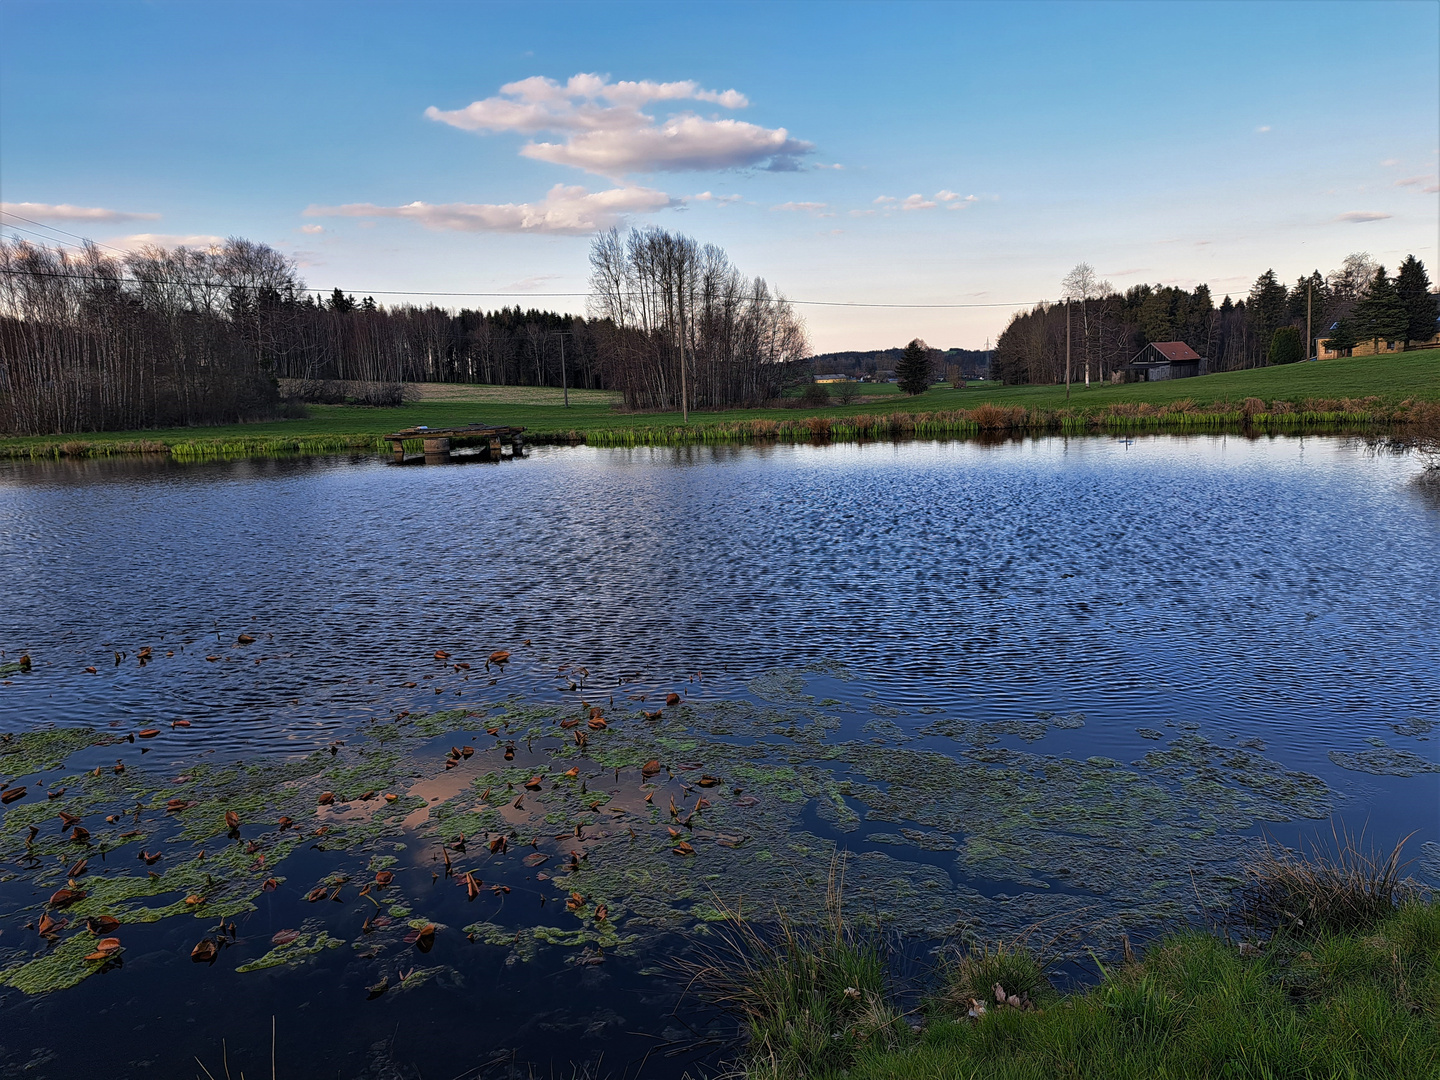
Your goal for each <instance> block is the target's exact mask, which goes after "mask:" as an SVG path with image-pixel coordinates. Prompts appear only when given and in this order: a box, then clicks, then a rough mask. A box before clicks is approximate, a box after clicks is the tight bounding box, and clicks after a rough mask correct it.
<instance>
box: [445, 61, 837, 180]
mask: <svg viewBox="0 0 1440 1080" xmlns="http://www.w3.org/2000/svg"><path fill="white" fill-rule="evenodd" d="M658 101H703V102H707V103H709V104H714V105H718V106H720V107H721V108H724V109H742V108H745V107H746V106H747V105H749V104H750V102H749V99H747V98H746V97H745V95H744V94H742V93H740V92H739V91H738V90H705V89H702V88H701V87H700V85H699V84H698V83H696V82H694V81H693V80H685V81H682V82H668V83H657V82H651V81H649V80H645V81H641V82H625V81H621V82H610V81H609V78H608V76H602V75H594V74H579V75H574V76H572V77H571V78H570V79H569V81H568V82H566V83H565V84H564V85H562V84H560V83H558V82H556V81H555V80H554V79H547V78H544V77H543V76H539V75H537V76H533V77H531V78H528V79H521V80H520V81H518V82H512V83H506V84H505V85H504V86H502V87H501V88H500V93H499V95H497V96H495V97H489V98H484V99H483V100H480V101H473V102H471V103H470V104H469V105H467V106H465V107H464V108H463V109H451V110H444V109H438V108H436V107H435V106H433V105H432V106H430V107H429V108H428V109H426V110H425V115H426V116H428V117H429V118H430V119H432V120H436V121H439V122H440V123H442V124H449V125H451V126H452V127H458V128H461V129H463V130H465V131H475V132H519V133H521V134H524V135H531V136H534V135H538V134H540V133H541V132H554V133H558V134H561V135H563V136H564V138H563V140H562V141H559V142H545V141H531V142H528V143H526V144H525V146H524V147H523V148H522V149H521V151H520V152H521V154H523V155H524V156H526V157H530V158H535V159H537V160H540V161H549V162H552V163H554V164H557V165H569V166H572V167H574V168H577V169H584V170H585V171H587V172H592V173H596V174H598V175H601V176H608V177H612V178H619V177H623V176H626V175H629V174H632V173H644V172H662V171H663V172H684V171H696V170H708V169H731V168H740V167H748V166H763V167H765V168H769V169H772V170H776V171H784V170H791V169H796V168H798V167H799V160H800V158H801V157H803V156H804V155H806V154H808V153H810V151H811V150H812V149H813V146H812V145H811V144H810V143H807V142H803V141H801V140H799V139H794V138H791V137H790V134H789V132H787V131H786V130H785V129H784V128H764V127H760V126H759V125H757V124H749V123H746V122H744V121H741V120H730V119H717V118H709V119H707V118H705V117H701V116H697V115H695V114H694V113H690V112H685V113H679V114H675V115H671V116H669V117H668V118H667V119H665V120H664V121H663V122H661V123H658V124H657V123H656V121H655V118H654V117H653V116H650V115H647V114H646V113H644V112H642V111H641V107H642V106H644V105H647V104H649V103H651V102H658Z"/></svg>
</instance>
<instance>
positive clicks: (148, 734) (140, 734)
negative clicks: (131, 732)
mask: <svg viewBox="0 0 1440 1080" xmlns="http://www.w3.org/2000/svg"><path fill="white" fill-rule="evenodd" d="M159 734H160V729H159V728H158V727H147V728H146V729H145V730H144V731H137V732H136V733H135V737H136V738H137V739H153V738H155V736H156V735H159Z"/></svg>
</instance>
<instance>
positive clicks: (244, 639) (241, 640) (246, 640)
mask: <svg viewBox="0 0 1440 1080" xmlns="http://www.w3.org/2000/svg"><path fill="white" fill-rule="evenodd" d="M235 641H236V643H237V644H240V645H254V644H255V639H254V638H253V637H251V636H250V635H249V634H241V635H240V636H239V637H237V638H236V639H235Z"/></svg>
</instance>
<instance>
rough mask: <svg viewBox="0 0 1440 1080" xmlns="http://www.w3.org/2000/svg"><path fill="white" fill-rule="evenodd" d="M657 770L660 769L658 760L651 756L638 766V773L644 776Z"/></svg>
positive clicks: (650, 774)
mask: <svg viewBox="0 0 1440 1080" xmlns="http://www.w3.org/2000/svg"><path fill="white" fill-rule="evenodd" d="M659 771H660V762H659V761H658V760H656V759H655V758H651V759H650V760H649V761H647V762H645V764H644V765H641V766H640V775H641V776H646V777H649V776H654V775H656V774H657V773H658V772H659Z"/></svg>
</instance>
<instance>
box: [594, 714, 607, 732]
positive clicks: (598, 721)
mask: <svg viewBox="0 0 1440 1080" xmlns="http://www.w3.org/2000/svg"><path fill="white" fill-rule="evenodd" d="M609 726H610V725H609V724H608V723H606V721H605V718H604V717H603V716H592V717H591V718H590V730H591V731H604V730H605V729H606V728H607V727H609Z"/></svg>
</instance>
